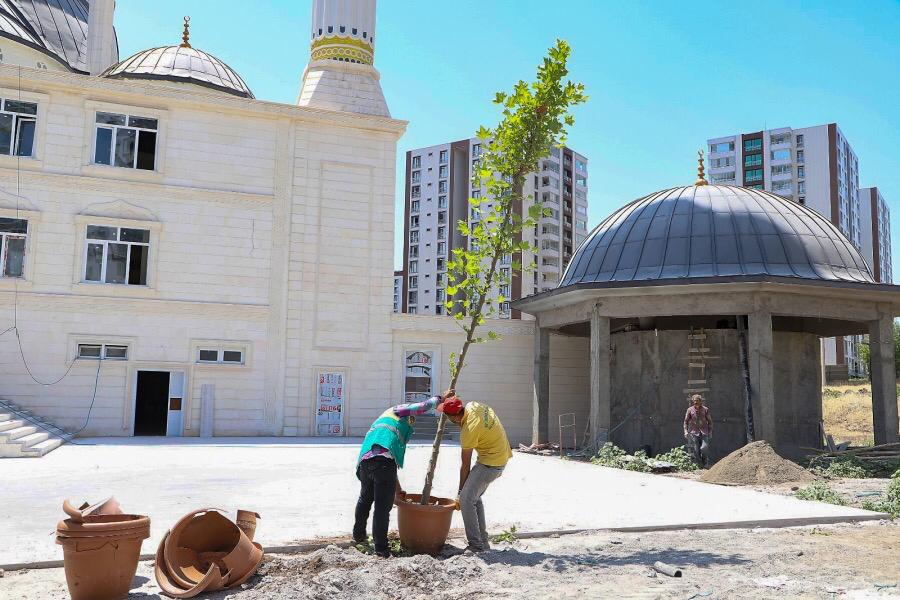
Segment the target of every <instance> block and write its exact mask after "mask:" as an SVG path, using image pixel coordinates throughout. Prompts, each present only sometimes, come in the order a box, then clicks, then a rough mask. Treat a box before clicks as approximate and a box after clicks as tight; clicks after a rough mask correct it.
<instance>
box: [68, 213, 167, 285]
mask: <svg viewBox="0 0 900 600" xmlns="http://www.w3.org/2000/svg"><path fill="white" fill-rule="evenodd" d="M91 226H95V227H109V228H114V229H117V234H116V237H117V238H119V237H121V235H122V233H121V232H122V229H137V230H140V231H146V232H147V239H148V240H150V241H148V242H146V243H144V242H122V241H118V239H116V240H100V239H95V238H89V237H87V235H88V234H87V229H88V227H91ZM152 241H153V231H152V229H151V228H150V227H147V226H144V227H130V226H119V225H109V224H98V223H93V222H88V223H87V225H86V226H85V229H84V249H83V250H84V251H83V253H82V271H81V283H86V284H90V285H125V286H130V287H149V284H150V260H151V258H150V252H151V250H152V248H151V243H152ZM110 243H114V244H120V245H121V244H125V245H127V246H128V250H127V253H126V255H125V268H126V271H125V280H126V281H125V282H124V283H110V282H107V281H106V268H107V259H108V258H109V244H110ZM97 244H102V245H103V257H102V259H101V264H100V281H94V280H89V279H88V278H87V267H88V251H89V250H90V247H91V245H97ZM132 246H144V247H146V248H147V274H146V278H145V281H144V283H142V284H134V283H128V281H127V280H128V279H129V277H128V276H129V274H130V270H129V269H131V247H132Z"/></svg>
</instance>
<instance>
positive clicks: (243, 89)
mask: <svg viewBox="0 0 900 600" xmlns="http://www.w3.org/2000/svg"><path fill="white" fill-rule="evenodd" d="M100 76H101V77H109V78H113V79H157V80H165V81H175V82H180V83H194V84H197V85H202V86H204V87H208V88H212V89H214V90H218V91H220V92H225V93H227V94H233V95H235V96H241V97H243V98H253V97H254V96H253V92H251V91H250V88H249V87H247V84H246V83H244V80H243V79H241V76H240V75H238V74H237V73H236V72H235V71H234V69H232V68H231V67H229V66H228V65H226V64H225V63H224V62H222V61H221V60H219V59H218V58H216V57H215V56H213V55H212V54H208V53H206V52H204V51H202V50H198V49H196V48H191V47H189V46H187V47H186V46H163V47H160V48H151V49H149V50H144V51H142V52H138V53H137V54H135V55H133V56H130V57H129V58H126V59H125V60H123V61H122V62H120V63H118V64H115V65H113V66H111V67H110V68H108V69H107V70H106V71H104V72H103V73H101V74H100Z"/></svg>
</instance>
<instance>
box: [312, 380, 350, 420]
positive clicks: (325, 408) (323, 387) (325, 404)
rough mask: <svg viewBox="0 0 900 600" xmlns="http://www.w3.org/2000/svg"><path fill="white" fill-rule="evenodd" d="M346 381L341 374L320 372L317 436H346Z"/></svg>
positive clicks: (317, 399)
mask: <svg viewBox="0 0 900 600" xmlns="http://www.w3.org/2000/svg"><path fill="white" fill-rule="evenodd" d="M345 379H346V378H345V376H344V374H343V373H341V372H331V371H320V372H319V374H318V379H317V381H316V434H317V435H344V393H345V392H344V389H345V386H344V383H345Z"/></svg>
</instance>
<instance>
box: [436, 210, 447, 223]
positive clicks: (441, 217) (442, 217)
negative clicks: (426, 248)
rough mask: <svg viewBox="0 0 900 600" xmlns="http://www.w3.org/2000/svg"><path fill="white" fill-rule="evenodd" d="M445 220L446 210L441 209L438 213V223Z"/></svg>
mask: <svg viewBox="0 0 900 600" xmlns="http://www.w3.org/2000/svg"><path fill="white" fill-rule="evenodd" d="M446 222H447V212H446V211H443V210H442V211H441V212H439V213H438V223H446Z"/></svg>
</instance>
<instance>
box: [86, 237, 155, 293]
mask: <svg viewBox="0 0 900 600" xmlns="http://www.w3.org/2000/svg"><path fill="white" fill-rule="evenodd" d="M86 237H87V239H86V244H85V245H86V246H87V247H86V248H85V261H84V281H90V282H95V283H114V284H120V285H147V265H148V263H149V255H150V231H149V230H148V229H131V228H127V227H108V226H102V225H88V227H87V236H86Z"/></svg>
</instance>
